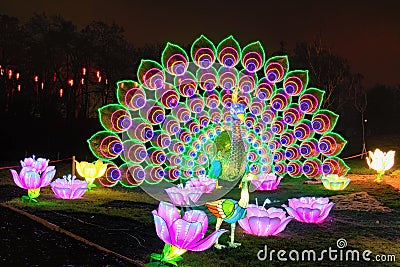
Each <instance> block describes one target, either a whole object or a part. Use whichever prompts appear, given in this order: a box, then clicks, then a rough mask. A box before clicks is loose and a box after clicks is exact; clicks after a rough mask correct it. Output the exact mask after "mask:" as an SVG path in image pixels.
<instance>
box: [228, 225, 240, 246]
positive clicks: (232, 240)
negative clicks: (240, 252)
mask: <svg viewBox="0 0 400 267" xmlns="http://www.w3.org/2000/svg"><path fill="white" fill-rule="evenodd" d="M235 228H236V223H232V224H231V242H228V244H229V246H230V247H231V248H237V247H239V246H240V245H241V243H235Z"/></svg>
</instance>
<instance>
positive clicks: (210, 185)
mask: <svg viewBox="0 0 400 267" xmlns="http://www.w3.org/2000/svg"><path fill="white" fill-rule="evenodd" d="M215 186H216V180H215V179H211V178H208V177H205V176H199V178H192V179H190V180H189V181H188V182H187V183H186V187H192V188H200V190H201V191H202V192H203V194H209V193H212V191H214V189H215Z"/></svg>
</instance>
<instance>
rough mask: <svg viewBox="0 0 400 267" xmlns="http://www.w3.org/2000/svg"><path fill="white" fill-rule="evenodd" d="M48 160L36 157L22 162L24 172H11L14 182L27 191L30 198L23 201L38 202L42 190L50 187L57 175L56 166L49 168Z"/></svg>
mask: <svg viewBox="0 0 400 267" xmlns="http://www.w3.org/2000/svg"><path fill="white" fill-rule="evenodd" d="M48 162H49V161H48V160H45V159H41V158H39V159H37V160H35V156H33V157H32V158H26V159H25V160H24V161H21V165H22V170H21V172H20V173H19V174H18V173H17V172H16V171H15V170H10V171H11V174H12V176H13V179H14V182H15V184H16V185H17V186H19V187H21V188H24V189H27V190H28V196H22V200H24V199H28V200H29V201H34V202H37V200H36V198H37V197H38V196H40V188H41V187H45V186H48V185H49V184H50V182H51V180H52V179H53V178H54V175H55V174H56V170H55V167H54V166H47V164H48Z"/></svg>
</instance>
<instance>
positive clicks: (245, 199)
mask: <svg viewBox="0 0 400 267" xmlns="http://www.w3.org/2000/svg"><path fill="white" fill-rule="evenodd" d="M249 198H250V195H249V181H242V190H241V191H240V199H239V203H238V204H239V206H240V207H242V208H244V209H247V206H248V205H249Z"/></svg>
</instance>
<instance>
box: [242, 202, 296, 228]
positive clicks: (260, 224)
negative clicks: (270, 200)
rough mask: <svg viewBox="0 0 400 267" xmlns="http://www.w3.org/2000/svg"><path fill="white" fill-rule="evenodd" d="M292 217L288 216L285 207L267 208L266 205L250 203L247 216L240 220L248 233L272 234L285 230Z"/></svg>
mask: <svg viewBox="0 0 400 267" xmlns="http://www.w3.org/2000/svg"><path fill="white" fill-rule="evenodd" d="M292 219H293V217H290V216H288V217H286V211H284V210H283V209H278V208H273V207H271V208H269V209H265V207H264V206H258V205H254V204H249V206H248V207H247V215H246V218H244V219H241V220H239V225H240V227H242V228H243V230H244V232H245V233H246V234H250V235H256V236H271V235H277V234H279V233H280V232H282V231H283V230H285V228H286V226H287V224H288V223H289V222H290V221H291V220H292Z"/></svg>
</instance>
